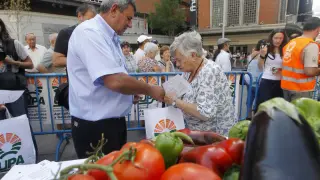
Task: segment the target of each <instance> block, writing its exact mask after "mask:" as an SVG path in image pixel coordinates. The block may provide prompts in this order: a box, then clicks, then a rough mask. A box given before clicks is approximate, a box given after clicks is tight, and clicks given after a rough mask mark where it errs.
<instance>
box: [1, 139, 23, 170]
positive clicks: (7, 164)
mask: <svg viewBox="0 0 320 180" xmlns="http://www.w3.org/2000/svg"><path fill="white" fill-rule="evenodd" d="M21 145H22V143H21V139H20V137H19V136H17V135H16V134H13V133H6V134H0V171H6V170H8V169H10V168H11V167H12V166H13V165H15V164H23V163H24V159H23V157H22V155H19V156H18V157H16V156H15V155H16V154H17V153H18V152H19V150H20V149H21ZM6 157H8V158H6Z"/></svg>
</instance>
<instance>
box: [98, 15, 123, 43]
mask: <svg viewBox="0 0 320 180" xmlns="http://www.w3.org/2000/svg"><path fill="white" fill-rule="evenodd" d="M95 18H96V20H97V22H98V23H99V24H100V25H101V26H102V28H103V31H104V32H105V33H106V34H107V35H108V36H109V37H110V38H111V39H112V40H113V41H114V42H115V43H116V44H120V37H119V36H118V35H117V33H116V32H115V31H114V30H113V29H112V28H111V27H110V26H109V24H108V23H107V22H106V21H105V20H104V19H103V18H102V17H101V16H100V14H97V15H96V17H95Z"/></svg>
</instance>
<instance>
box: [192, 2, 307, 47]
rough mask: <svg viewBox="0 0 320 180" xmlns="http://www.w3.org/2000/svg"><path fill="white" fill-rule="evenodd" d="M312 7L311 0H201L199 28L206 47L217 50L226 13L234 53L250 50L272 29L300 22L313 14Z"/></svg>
mask: <svg viewBox="0 0 320 180" xmlns="http://www.w3.org/2000/svg"><path fill="white" fill-rule="evenodd" d="M311 7H312V0H198V30H199V32H200V33H201V34H202V36H203V44H204V46H205V47H206V48H207V49H210V50H212V49H214V46H216V44H217V40H218V39H219V38H220V37H222V25H223V17H224V15H225V20H226V22H225V26H226V27H225V37H227V38H230V39H231V40H232V47H231V49H230V50H231V52H232V53H234V52H236V51H240V52H245V53H250V52H251V49H252V48H253V47H254V46H255V44H256V43H257V42H258V41H259V40H260V39H266V38H267V37H268V35H269V33H270V32H271V31H272V30H273V29H276V28H284V27H285V25H286V23H298V24H299V22H300V21H303V20H304V17H307V16H310V15H311V14H310V13H311V12H309V11H311V9H312V8H311ZM225 11H226V12H225Z"/></svg>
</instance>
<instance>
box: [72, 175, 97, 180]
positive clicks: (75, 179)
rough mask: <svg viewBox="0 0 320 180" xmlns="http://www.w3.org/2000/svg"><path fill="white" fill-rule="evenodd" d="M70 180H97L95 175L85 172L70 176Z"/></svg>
mask: <svg viewBox="0 0 320 180" xmlns="http://www.w3.org/2000/svg"><path fill="white" fill-rule="evenodd" d="M68 180H96V179H95V178H94V177H92V176H89V175H84V174H76V175H73V176H70V177H68Z"/></svg>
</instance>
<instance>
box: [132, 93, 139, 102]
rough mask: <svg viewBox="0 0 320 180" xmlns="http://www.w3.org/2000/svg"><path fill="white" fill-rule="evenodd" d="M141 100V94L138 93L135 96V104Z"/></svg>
mask: <svg viewBox="0 0 320 180" xmlns="http://www.w3.org/2000/svg"><path fill="white" fill-rule="evenodd" d="M140 100H141V96H140V95H138V94H136V95H134V96H133V104H138V103H139V101H140Z"/></svg>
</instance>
